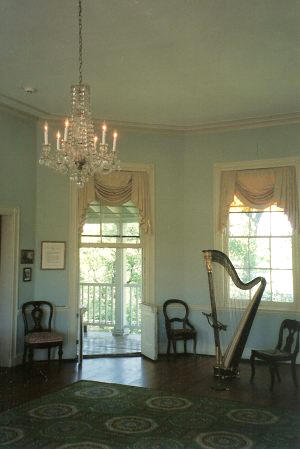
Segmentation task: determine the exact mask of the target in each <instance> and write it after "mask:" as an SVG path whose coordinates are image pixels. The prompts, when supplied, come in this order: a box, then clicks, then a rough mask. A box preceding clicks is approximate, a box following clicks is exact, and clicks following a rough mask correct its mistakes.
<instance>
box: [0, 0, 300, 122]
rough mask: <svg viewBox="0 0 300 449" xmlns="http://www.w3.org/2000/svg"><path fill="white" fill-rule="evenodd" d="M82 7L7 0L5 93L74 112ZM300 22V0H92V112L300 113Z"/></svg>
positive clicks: (41, 111) (154, 115) (88, 17)
mask: <svg viewBox="0 0 300 449" xmlns="http://www.w3.org/2000/svg"><path fill="white" fill-rule="evenodd" d="M77 7H78V6H77V1H76V0H1V1H0V42H1V46H0V60H1V73H0V80H1V83H0V102H2V103H5V104H8V105H10V106H13V107H15V108H17V109H21V110H23V111H27V112H30V113H31V114H34V115H37V116H39V117H45V116H51V115H53V116H56V115H57V116H64V115H66V114H68V113H69V111H70V98H69V91H70V85H71V84H72V83H77V81H78V45H77V44H78V22H77V20H78V19H77ZM299 21H300V0H289V1H288V2H286V1H284V0H226V1H224V0H85V1H84V2H83V33H84V34H83V39H84V67H83V78H84V81H85V82H86V83H88V84H90V86H91V89H92V111H93V115H94V116H95V117H96V118H99V119H103V118H105V119H106V120H108V121H109V120H112V121H115V122H126V123H128V122H131V123H135V124H137V125H141V126H143V125H145V124H146V125H153V126H156V125H157V126H170V127H176V126H196V125H200V124H203V123H207V122H220V121H224V120H225V121H228V120H229V121H231V120H243V119H248V118H257V117H260V118H262V117H267V116H270V115H277V114H293V113H296V112H299V111H300V96H299V79H300V54H299V52H300V50H299V49H300V26H299ZM24 86H25V87H27V86H30V87H34V88H36V89H37V92H36V93H32V94H29V93H25V92H24V90H23V89H22V87H24Z"/></svg>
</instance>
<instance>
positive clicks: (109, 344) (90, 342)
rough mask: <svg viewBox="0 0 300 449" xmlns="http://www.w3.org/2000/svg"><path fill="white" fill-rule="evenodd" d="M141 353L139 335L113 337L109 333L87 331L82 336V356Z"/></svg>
mask: <svg viewBox="0 0 300 449" xmlns="http://www.w3.org/2000/svg"><path fill="white" fill-rule="evenodd" d="M139 352H141V334H128V335H118V336H114V335H112V333H111V332H103V331H95V330H90V329H89V330H88V331H87V332H86V333H85V334H84V335H83V355H85V356H90V355H105V354H132V353H139Z"/></svg>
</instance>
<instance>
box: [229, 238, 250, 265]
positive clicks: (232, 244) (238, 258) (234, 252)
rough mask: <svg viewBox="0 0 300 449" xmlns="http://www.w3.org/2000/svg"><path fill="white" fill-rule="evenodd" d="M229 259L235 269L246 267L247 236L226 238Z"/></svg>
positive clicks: (247, 261)
mask: <svg viewBox="0 0 300 449" xmlns="http://www.w3.org/2000/svg"><path fill="white" fill-rule="evenodd" d="M228 240H229V241H228V251H229V259H230V260H231V262H232V264H233V266H234V267H235V269H237V268H248V266H249V257H248V239H247V238H229V239H228Z"/></svg>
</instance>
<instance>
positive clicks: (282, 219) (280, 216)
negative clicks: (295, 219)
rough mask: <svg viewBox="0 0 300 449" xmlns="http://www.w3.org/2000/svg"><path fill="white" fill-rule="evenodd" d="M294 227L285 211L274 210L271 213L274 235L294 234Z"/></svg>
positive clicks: (272, 232)
mask: <svg viewBox="0 0 300 449" xmlns="http://www.w3.org/2000/svg"><path fill="white" fill-rule="evenodd" d="M292 231H293V230H292V227H291V224H290V222H289V220H288V217H287V215H286V214H285V213H284V212H273V213H272V214H271V234H272V235H292Z"/></svg>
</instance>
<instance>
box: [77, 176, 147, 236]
mask: <svg viewBox="0 0 300 449" xmlns="http://www.w3.org/2000/svg"><path fill="white" fill-rule="evenodd" d="M93 201H99V203H101V204H103V205H105V206H121V205H122V204H124V203H127V201H132V202H133V204H134V205H135V206H136V207H137V208H138V209H139V216H140V226H141V229H142V231H143V232H144V233H148V234H149V233H151V232H152V223H151V207H150V192H149V179H148V173H146V172H129V171H120V172H119V171H118V172H113V173H111V174H109V175H102V176H101V175H97V174H96V175H95V176H94V179H93V180H91V181H90V182H88V183H86V184H85V186H84V188H83V189H82V190H80V191H79V197H78V209H79V226H80V232H82V229H83V225H84V222H85V215H86V211H87V208H88V206H89V204H90V203H91V202H93Z"/></svg>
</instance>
